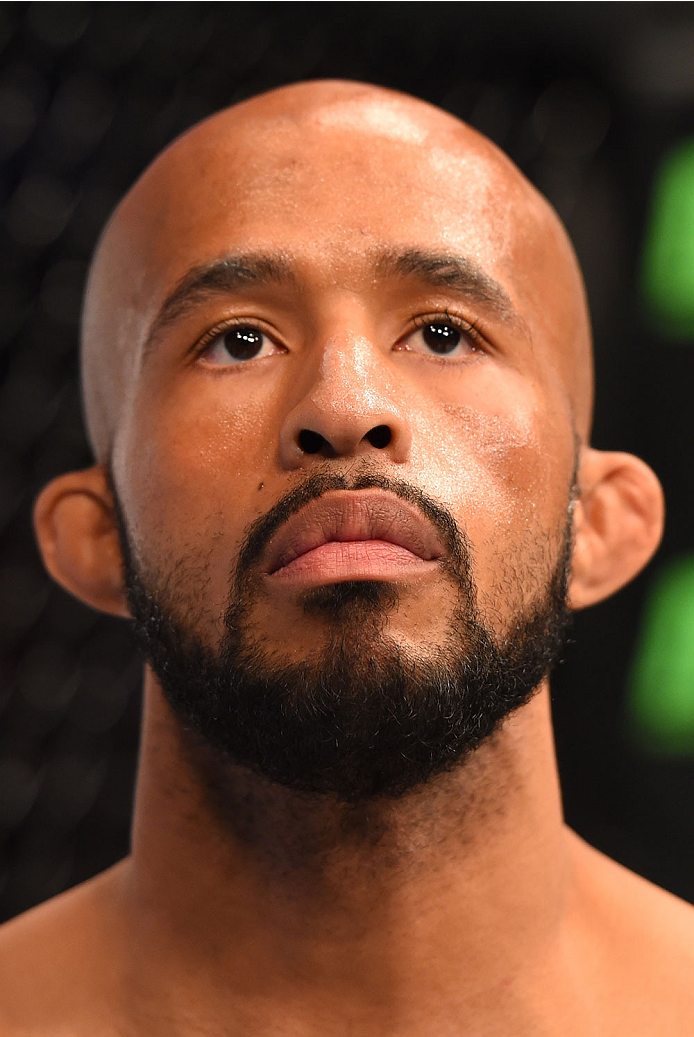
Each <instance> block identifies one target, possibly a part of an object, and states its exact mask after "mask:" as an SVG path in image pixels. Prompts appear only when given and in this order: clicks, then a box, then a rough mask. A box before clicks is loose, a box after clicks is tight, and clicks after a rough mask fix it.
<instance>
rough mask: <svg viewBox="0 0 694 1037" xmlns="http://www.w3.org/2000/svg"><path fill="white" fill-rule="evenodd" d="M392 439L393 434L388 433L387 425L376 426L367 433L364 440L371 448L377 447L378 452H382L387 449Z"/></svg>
mask: <svg viewBox="0 0 694 1037" xmlns="http://www.w3.org/2000/svg"><path fill="white" fill-rule="evenodd" d="M392 438H393V433H392V432H391V431H390V429H389V428H388V426H387V425H376V427H375V428H372V429H371V431H370V432H367V433H366V435H365V436H364V439H368V441H369V443H371V446H375V447H377V448H378V449H379V450H383V448H384V447H387V446H388V444H389V443H390V441H391V439H392Z"/></svg>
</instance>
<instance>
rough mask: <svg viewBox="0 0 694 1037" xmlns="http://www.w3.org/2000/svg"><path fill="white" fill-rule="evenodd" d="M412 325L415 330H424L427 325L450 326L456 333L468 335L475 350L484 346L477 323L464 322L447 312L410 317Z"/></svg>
mask: <svg viewBox="0 0 694 1037" xmlns="http://www.w3.org/2000/svg"><path fill="white" fill-rule="evenodd" d="M412 324H414V326H415V327H417V328H424V327H426V326H427V324H451V325H452V326H453V327H454V328H456V329H457V330H458V331H462V332H463V333H464V334H465V335H469V336H470V338H471V339H472V342H473V343H474V345H475V347H476V348H479V349H482V348H483V347H484V345H485V341H486V340H485V338H484V335H483V334H482V329H481V325H480V322H479V321H477V320H474V321H468V320H465V319H464V318H463V317H458V316H457V315H456V314H454V313H449V311H448V310H442V311H440V312H438V313H425V314H424V315H423V316H422V315H420V314H418V315H417V316H415V317H412Z"/></svg>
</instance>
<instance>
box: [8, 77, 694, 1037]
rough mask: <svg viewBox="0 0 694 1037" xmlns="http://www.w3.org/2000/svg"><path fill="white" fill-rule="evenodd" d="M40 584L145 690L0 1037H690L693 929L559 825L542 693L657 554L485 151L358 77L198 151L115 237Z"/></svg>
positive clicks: (630, 462) (119, 216) (131, 213)
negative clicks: (83, 615)
mask: <svg viewBox="0 0 694 1037" xmlns="http://www.w3.org/2000/svg"><path fill="white" fill-rule="evenodd" d="M83 364H84V392H85V402H86V413H87V420H88V427H89V432H90V436H91V439H92V443H93V446H94V450H95V454H96V458H97V463H96V465H95V466H94V467H93V468H90V469H89V470H87V471H83V472H75V473H71V474H69V475H65V476H62V477H60V478H59V479H57V480H55V481H54V482H53V483H52V484H51V485H49V486H48V487H47V488H46V489H45V490H44V491H43V493H42V494H41V496H40V498H39V500H38V502H37V506H36V528H37V533H38V538H39V541H40V544H41V548H42V551H43V555H44V558H45V561H46V565H47V567H48V569H49V571H50V572H51V573H52V574H53V576H54V577H55V578H56V579H57V580H58V581H59V582H60V583H62V584H63V586H65V587H66V588H67V589H68V590H69V591H71V592H72V593H73V594H75V595H77V596H78V597H80V598H81V599H82V600H84V601H86V602H88V603H89V604H90V605H92V606H94V607H96V608H98V609H102V610H104V611H106V612H111V613H114V614H118V615H123V616H132V617H133V620H134V626H135V630H136V634H137V637H138V639H139V641H140V643H141V645H142V646H143V648H144V651H145V653H146V656H147V659H148V665H147V669H146V677H145V699H146V705H145V720H144V734H143V744H142V755H141V762H140V772H139V781H138V792H137V801H136V810H135V821H134V829H133V848H132V854H131V856H130V857H129V858H128V859H126V860H125V861H123V862H121V863H120V864H118V865H116V866H115V867H114V868H112V869H111V870H110V871H108V872H106V873H105V874H103V875H101V876H99V877H97V878H96V879H94V880H92V881H91V882H89V883H86V884H85V885H84V886H82V887H79V888H77V889H76V890H73V891H71V892H69V893H67V894H66V895H64V896H62V897H59V898H57V899H56V900H54V901H52V902H51V903H49V904H47V905H44V906H42V907H40V908H38V909H36V910H35V911H33V912H30V913H29V914H28V915H26V916H24V917H22V918H20V919H18V920H16V921H14V922H12V923H10V924H9V925H8V926H6V927H5V929H4V930H3V933H2V936H1V937H0V955H1V958H2V963H1V964H2V967H1V969H0V976H2V979H1V980H0V984H1V986H2V998H1V999H0V1003H1V1004H2V1008H1V1011H2V1019H3V1025H2V1029H1V1032H2V1033H3V1034H70V1035H81V1034H84V1035H89V1037H95V1035H101V1034H116V1033H117V1034H146V1035H148V1037H156V1035H159V1034H161V1035H166V1037H170V1035H173V1034H203V1033H204V1034H206V1035H211V1034H214V1035H217V1034H219V1035H221V1034H224V1035H233V1037H235V1035H239V1037H240V1035H248V1034H253V1035H273V1037H275V1035H283V1037H284V1035H287V1037H289V1035H291V1037H306V1035H319V1034H320V1035H325V1034H331V1035H343V1034H344V1035H347V1034H369V1035H371V1034H378V1035H389V1037H391V1035H398V1037H405V1035H407V1037H420V1035H421V1037H424V1035H427V1037H434V1035H435V1037H449V1035H450V1037H453V1035H462V1034H466V1035H472V1034H474V1035H478V1034H479V1035H491V1034H502V1035H513V1037H523V1035H538V1034H552V1035H555V1034H562V1035H581V1037H585V1035H588V1034H601V1035H603V1034H604V1035H607V1034H609V1035H624V1034H630V1035H635V1034H643V1035H646V1034H647V1035H656V1034H657V1035H659V1037H660V1035H674V1034H677V1035H680V1034H682V1035H684V1034H691V1033H692V1032H694V994H693V993H692V984H691V979H690V977H691V974H692V968H693V967H694V918H693V914H692V910H691V908H690V907H688V906H687V905H684V904H683V903H681V902H679V901H677V900H676V899H675V898H673V897H671V896H669V895H668V894H666V893H664V892H662V891H660V890H657V889H656V888H654V887H652V886H651V885H649V884H648V883H646V882H645V881H643V880H642V879H640V878H637V877H636V876H634V875H632V874H630V873H629V872H626V871H625V870H624V869H622V868H621V867H619V866H618V865H616V864H614V863H613V862H611V861H609V860H607V859H606V858H604V857H602V855H600V854H599V853H597V852H596V851H594V850H592V849H590V848H589V847H588V846H586V845H585V844H584V843H583V842H582V841H581V840H580V839H578V838H577V837H576V836H575V835H574V834H572V833H571V832H570V831H568V830H567V829H566V828H565V827H564V825H563V822H562V816H561V805H560V797H559V788H558V782H557V776H556V770H555V763H554V755H553V747H552V737H551V727H550V718H549V694H548V680H547V675H548V673H549V670H550V669H551V666H552V663H553V662H554V661H555V660H556V658H557V655H558V653H559V652H560V650H561V644H562V634H563V631H564V629H565V626H566V619H567V615H568V612H569V610H570V609H577V608H582V607H584V606H587V605H590V604H592V603H593V602H596V601H599V600H600V599H602V598H604V597H606V596H607V595H609V594H610V593H612V592H613V591H615V590H616V589H617V588H618V587H620V586H621V585H622V584H624V583H625V582H627V581H628V580H629V579H630V578H631V577H632V576H634V574H635V573H636V572H637V571H638V570H639V569H640V568H641V567H642V566H643V565H644V564H645V562H646V561H647V560H648V558H649V557H650V556H651V554H652V552H653V551H654V550H655V547H656V546H657V543H658V540H659V537H660V534H661V527H662V500H661V493H660V489H659V485H658V482H657V480H656V478H655V476H654V475H653V474H652V472H651V471H650V469H648V468H647V467H646V466H645V465H644V464H643V463H642V462H640V461H639V460H637V459H636V458H634V457H631V456H629V455H626V454H620V453H603V452H599V451H596V450H594V449H592V448H591V447H590V445H589V438H588V437H589V426H590V415H591V365H590V336H589V323H588V317H587V313H586V307H585V302H584V296H583V290H582V285H581V279H580V275H579V272H578V270H577V267H576V262H575V259H574V256H573V253H572V250H571V247H570V245H569V242H568V240H567V237H566V234H565V232H564V230H563V229H562V227H561V226H560V224H559V222H558V220H557V218H556V216H555V215H554V213H553V212H552V210H551V209H550V208H549V206H548V205H547V203H546V202H545V201H544V200H543V199H542V198H541V197H539V196H538V194H537V193H536V192H535V190H534V189H533V188H532V187H531V186H530V185H529V184H528V183H527V182H526V181H525V179H524V178H523V177H522V176H521V174H520V173H519V172H518V171H517V170H516V169H515V167H514V166H513V165H512V164H511V163H510V162H509V160H508V159H507V158H506V157H505V156H503V155H502V154H501V153H500V152H499V151H498V150H497V149H496V148H495V147H494V146H493V145H492V144H490V143H489V142H488V141H486V140H485V139H484V138H482V137H480V136H479V134H477V133H475V132H474V131H473V130H471V129H470V128H468V127H467V126H465V125H463V124H462V123H460V122H459V121H458V120H456V119H454V118H452V117H451V116H449V115H447V114H445V113H443V112H441V111H438V110H436V109H433V108H431V107H430V106H429V105H426V104H424V103H422V102H420V101H416V100H414V99H412V98H407V97H403V96H401V95H398V94H395V93H391V92H389V91H385V90H380V89H375V88H372V87H368V86H363V85H360V84H356V83H342V82H336V83H330V82H328V83H311V84H303V85H298V86H293V87H288V88H284V89H281V90H277V91H273V92H271V93H269V94H266V95H264V96H262V97H259V98H256V99H254V100H251V101H250V102H246V103H244V104H241V105H238V106H236V107H234V108H231V109H229V110H228V111H224V112H222V113H220V114H218V115H216V116H213V117H212V118H210V119H208V120H206V121H205V122H203V123H202V124H200V125H199V126H197V127H195V128H194V129H193V130H191V131H190V132H188V133H187V134H185V135H184V136H183V137H182V138H180V139H179V140H178V141H176V142H175V143H174V144H173V145H172V146H171V147H170V148H168V149H167V150H166V151H165V152H164V153H163V154H162V155H161V156H160V157H159V158H158V159H157V160H156V161H155V162H154V163H153V165H152V166H151V167H150V168H149V169H148V170H147V171H146V172H145V174H144V175H143V176H142V178H141V179H140V180H139V181H138V183H137V184H136V185H135V187H134V188H133V189H132V190H131V192H130V193H129V194H128V195H127V197H126V198H125V200H124V201H123V202H122V203H121V205H120V206H119V208H118V210H117V211H116V213H115V215H114V217H113V218H112V220H111V221H110V223H109V225H108V227H107V229H106V231H105V233H104V235H103V238H102V240H101V242H100V244H99V247H98V250H97V254H96V257H95V259H94V263H93V267H92V271H91V276H90V279H89V285H88V290H87V298H86V305H85V315H84V340H83Z"/></svg>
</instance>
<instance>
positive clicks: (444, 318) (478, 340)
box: [191, 310, 485, 360]
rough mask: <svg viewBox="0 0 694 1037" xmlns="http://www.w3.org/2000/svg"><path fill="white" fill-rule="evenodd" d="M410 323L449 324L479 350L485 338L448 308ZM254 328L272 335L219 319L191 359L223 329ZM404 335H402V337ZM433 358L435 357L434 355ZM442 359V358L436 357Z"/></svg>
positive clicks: (245, 322) (248, 323)
mask: <svg viewBox="0 0 694 1037" xmlns="http://www.w3.org/2000/svg"><path fill="white" fill-rule="evenodd" d="M410 323H411V324H412V325H414V327H416V328H423V327H426V326H427V325H428V324H437V323H439V324H450V325H451V326H452V327H454V328H456V329H457V330H458V331H462V332H463V333H464V334H465V335H468V336H469V337H470V339H471V340H472V343H473V345H474V346H475V348H479V349H480V350H481V349H483V348H484V345H485V338H484V336H483V334H482V331H481V328H480V323H479V321H477V320H475V321H468V320H464V319H463V318H462V317H458V316H457V315H456V314H453V313H450V312H449V311H448V310H442V311H439V312H436V313H426V314H416V315H415V316H413V317H411V318H410ZM239 327H243V328H255V329H256V330H257V331H259V332H260V333H261V334H263V335H267V336H268V337H269V338H272V337H273V334H272V332H270V331H268V330H267V328H265V327H264V326H263V324H262V323H261V322H260V321H258V320H257V319H255V318H252V317H233V318H230V319H229V320H225V321H220V323H219V324H215V325H214V327H212V328H210V329H209V331H206V332H205V334H204V335H203V336H202V338H200V339H199V340H198V341H197V342H196V343H195V345H194V346H193V349H192V350H191V352H192V354H193V359H194V360H197V359H198V358H199V357H201V356H202V354H203V353H204V352H205V350H206V349H207V347H208V346H209V345H210V343H211V342H214V340H215V339H216V338H217V337H218V336H219V335H223V334H224V332H225V331H229V330H230V329H231V328H239ZM404 337H405V335H403V336H402V338H404ZM434 359H437V358H436V357H434ZM438 359H443V358H438Z"/></svg>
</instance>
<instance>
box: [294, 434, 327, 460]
mask: <svg viewBox="0 0 694 1037" xmlns="http://www.w3.org/2000/svg"><path fill="white" fill-rule="evenodd" d="M325 443H327V439H325V438H324V437H323V436H321V434H320V432H312V431H311V429H308V428H303V429H302V430H301V432H300V433H299V446H300V447H301V449H302V450H303V452H304V453H305V454H317V453H318V451H319V450H321V449H322V447H323V446H324V444H325Z"/></svg>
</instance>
